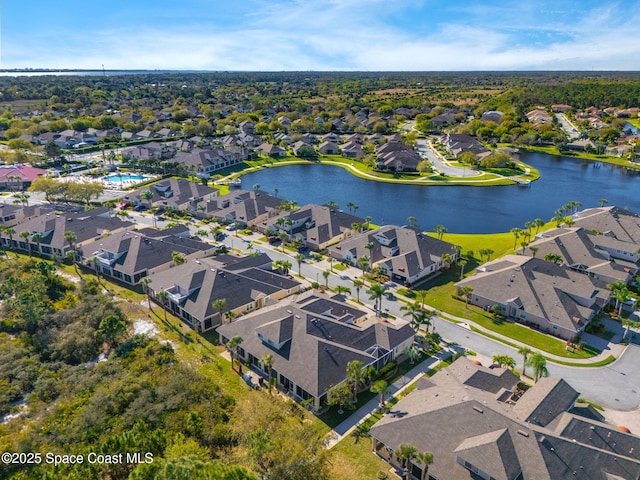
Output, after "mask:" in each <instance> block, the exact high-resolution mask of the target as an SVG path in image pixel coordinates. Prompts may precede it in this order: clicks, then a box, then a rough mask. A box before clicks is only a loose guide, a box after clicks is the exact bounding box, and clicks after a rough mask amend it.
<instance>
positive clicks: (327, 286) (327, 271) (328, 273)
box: [322, 270, 331, 288]
mask: <svg viewBox="0 0 640 480" xmlns="http://www.w3.org/2000/svg"><path fill="white" fill-rule="evenodd" d="M329 275H331V272H329V270H325V271H324V272H322V276H323V277H324V287H325V288H329Z"/></svg>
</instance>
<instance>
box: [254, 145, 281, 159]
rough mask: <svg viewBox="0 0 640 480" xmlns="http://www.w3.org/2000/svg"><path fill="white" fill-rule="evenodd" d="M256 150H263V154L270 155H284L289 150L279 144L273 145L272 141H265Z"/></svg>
mask: <svg viewBox="0 0 640 480" xmlns="http://www.w3.org/2000/svg"><path fill="white" fill-rule="evenodd" d="M256 150H258V151H260V152H262V154H263V155H267V156H269V157H284V156H286V155H287V151H286V150H284V149H283V148H281V147H279V146H278V145H272V144H270V143H263V144H261V145H260V146H258V147H257V148H256Z"/></svg>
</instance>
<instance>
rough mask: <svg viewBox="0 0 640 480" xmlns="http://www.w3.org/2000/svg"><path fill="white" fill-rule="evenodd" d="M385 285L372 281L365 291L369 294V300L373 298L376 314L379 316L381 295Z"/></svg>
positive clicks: (385, 288)
mask: <svg viewBox="0 0 640 480" xmlns="http://www.w3.org/2000/svg"><path fill="white" fill-rule="evenodd" d="M386 290H387V287H385V286H384V285H382V284H381V283H378V282H373V283H372V284H371V285H370V286H369V289H368V290H367V293H368V294H369V300H373V301H374V302H375V303H376V307H377V308H376V315H377V316H380V313H381V312H382V297H383V296H384V293H385V291H386Z"/></svg>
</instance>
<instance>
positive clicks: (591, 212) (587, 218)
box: [572, 206, 640, 245]
mask: <svg viewBox="0 0 640 480" xmlns="http://www.w3.org/2000/svg"><path fill="white" fill-rule="evenodd" d="M572 218H573V220H574V222H575V226H576V227H583V228H585V229H586V230H591V231H593V232H594V233H598V234H602V235H604V236H606V237H612V238H615V239H617V240H620V241H622V242H628V243H633V244H636V245H640V215H638V214H636V213H633V212H631V211H629V210H626V209H624V208H620V207H615V206H610V207H600V208H588V209H585V210H582V211H580V212H578V213H576V214H575V215H573V217H572Z"/></svg>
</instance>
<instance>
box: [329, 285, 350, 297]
mask: <svg viewBox="0 0 640 480" xmlns="http://www.w3.org/2000/svg"><path fill="white" fill-rule="evenodd" d="M333 291H334V292H336V293H337V294H340V295H343V294H347V295H349V294H351V289H350V288H349V287H346V286H344V285H338V286H336V288H334V289H333Z"/></svg>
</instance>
